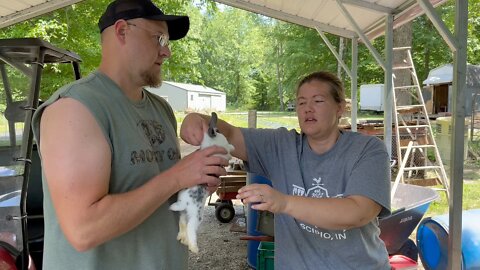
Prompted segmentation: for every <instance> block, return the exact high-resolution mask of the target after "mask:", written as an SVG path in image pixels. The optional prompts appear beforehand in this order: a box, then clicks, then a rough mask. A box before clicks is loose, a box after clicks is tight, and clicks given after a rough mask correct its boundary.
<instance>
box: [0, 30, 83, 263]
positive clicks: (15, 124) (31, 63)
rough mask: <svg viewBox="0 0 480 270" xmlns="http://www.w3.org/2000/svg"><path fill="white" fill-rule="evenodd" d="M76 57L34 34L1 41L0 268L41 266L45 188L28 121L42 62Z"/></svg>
mask: <svg viewBox="0 0 480 270" xmlns="http://www.w3.org/2000/svg"><path fill="white" fill-rule="evenodd" d="M80 62H81V60H80V57H79V56H78V55H76V54H75V53H72V52H69V51H66V50H63V49H59V48H56V47H55V46H53V45H52V44H50V43H48V42H45V41H43V40H40V39H36V38H19V39H3V40H0V73H1V75H0V76H1V80H2V84H0V268H1V269H8V270H17V269H18V270H27V269H29V270H30V269H37V270H38V269H41V267H42V256H43V231H44V227H43V190H42V177H41V165H40V159H39V156H38V151H37V147H36V145H35V143H34V140H33V134H32V129H31V120H32V116H33V113H34V111H35V109H36V108H37V107H38V104H39V93H40V88H41V87H40V85H41V78H42V75H44V74H43V73H44V72H43V70H44V68H45V66H46V65H50V64H53V65H56V64H61V63H66V64H71V65H72V67H73V72H72V73H73V77H74V78H72V79H79V78H80V67H79V63H80Z"/></svg>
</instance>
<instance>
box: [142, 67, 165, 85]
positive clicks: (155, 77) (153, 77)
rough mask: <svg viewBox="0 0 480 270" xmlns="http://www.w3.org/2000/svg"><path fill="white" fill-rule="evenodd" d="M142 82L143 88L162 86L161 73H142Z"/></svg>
mask: <svg viewBox="0 0 480 270" xmlns="http://www.w3.org/2000/svg"><path fill="white" fill-rule="evenodd" d="M141 76H142V80H143V83H144V84H145V86H150V87H159V86H160V85H161V84H162V73H161V71H160V72H159V73H158V74H155V73H154V72H152V71H145V72H143V73H142V75H141Z"/></svg>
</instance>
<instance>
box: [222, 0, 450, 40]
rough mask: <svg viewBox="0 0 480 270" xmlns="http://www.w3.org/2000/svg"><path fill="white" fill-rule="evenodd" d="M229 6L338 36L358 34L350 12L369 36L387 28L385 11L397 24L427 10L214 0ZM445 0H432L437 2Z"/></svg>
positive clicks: (393, 1)
mask: <svg viewBox="0 0 480 270" xmlns="http://www.w3.org/2000/svg"><path fill="white" fill-rule="evenodd" d="M215 1H216V2H219V3H223V4H226V5H229V6H233V7H237V8H241V9H245V10H248V11H251V12H255V13H258V14H263V15H265V16H268V17H272V18H276V19H279V20H283V21H287V22H291V23H295V24H299V25H303V26H307V27H311V28H314V29H319V30H321V31H323V32H328V33H332V34H335V35H338V36H343V37H348V38H353V37H356V36H358V35H357V34H356V29H355V27H354V26H353V25H352V24H351V23H350V21H349V19H348V17H347V16H348V15H345V12H344V11H343V10H342V7H341V5H343V6H344V8H345V9H346V11H347V12H348V13H349V14H350V15H351V17H352V18H353V20H354V21H355V22H356V24H357V25H358V27H359V29H360V30H361V31H362V32H363V33H365V34H366V36H367V37H368V38H369V39H374V38H376V37H378V36H380V35H382V34H383V33H384V31H385V15H386V14H393V15H394V28H395V27H398V26H400V25H402V24H404V23H406V22H409V21H411V20H413V19H414V18H416V17H418V16H420V15H422V14H423V13H424V11H423V9H422V8H421V7H420V6H418V4H417V1H412V0H296V1H293V0H215ZM444 2H446V0H430V3H432V5H433V6H435V7H436V6H438V5H440V4H442V3H444Z"/></svg>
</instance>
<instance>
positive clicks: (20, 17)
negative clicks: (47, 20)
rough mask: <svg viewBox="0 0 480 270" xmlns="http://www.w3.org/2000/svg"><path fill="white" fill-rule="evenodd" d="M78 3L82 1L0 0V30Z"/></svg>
mask: <svg viewBox="0 0 480 270" xmlns="http://www.w3.org/2000/svg"><path fill="white" fill-rule="evenodd" d="M80 1H82V0H15V1H12V0H0V28H3V27H7V26H9V25H12V24H15V23H18V22H21V21H25V20H28V19H31V18H33V17H37V16H40V15H43V14H45V13H48V12H50V11H53V10H56V9H59V8H63V7H66V6H69V5H71V4H74V3H77V2H80Z"/></svg>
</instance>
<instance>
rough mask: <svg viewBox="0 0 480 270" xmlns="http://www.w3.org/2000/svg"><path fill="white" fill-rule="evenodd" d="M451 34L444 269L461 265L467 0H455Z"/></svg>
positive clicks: (457, 267) (460, 266)
mask: <svg viewBox="0 0 480 270" xmlns="http://www.w3.org/2000/svg"><path fill="white" fill-rule="evenodd" d="M455 7H456V8H455V11H456V14H455V38H456V44H457V45H458V47H457V50H455V51H454V52H453V59H454V64H453V87H452V89H453V90H452V92H453V93H452V98H453V100H452V103H453V117H452V125H453V132H452V141H451V145H452V151H451V153H450V179H451V183H450V198H449V200H450V201H449V206H450V207H449V225H450V226H449V241H448V267H447V268H448V269H461V268H462V196H463V155H464V151H465V149H464V141H465V137H464V136H465V85H466V70H467V35H468V29H467V26H468V1H465V0H456V4H455Z"/></svg>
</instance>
